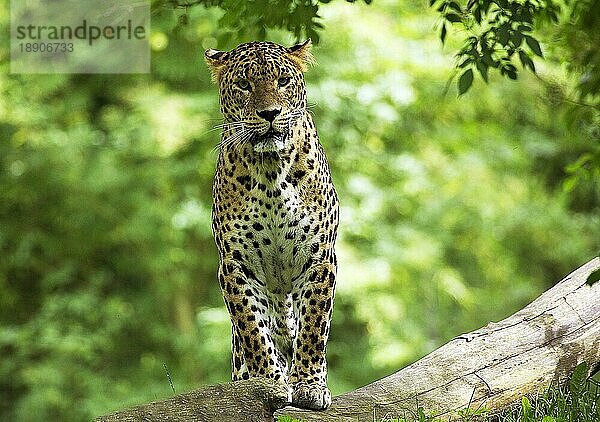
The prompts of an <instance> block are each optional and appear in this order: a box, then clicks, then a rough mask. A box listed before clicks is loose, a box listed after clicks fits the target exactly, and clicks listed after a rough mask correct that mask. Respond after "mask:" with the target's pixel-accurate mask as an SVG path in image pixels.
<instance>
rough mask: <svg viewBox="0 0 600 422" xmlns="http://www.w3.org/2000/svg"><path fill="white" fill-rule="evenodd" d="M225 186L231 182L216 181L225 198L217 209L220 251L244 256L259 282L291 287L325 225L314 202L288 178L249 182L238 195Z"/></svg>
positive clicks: (282, 290)
mask: <svg viewBox="0 0 600 422" xmlns="http://www.w3.org/2000/svg"><path fill="white" fill-rule="evenodd" d="M226 186H231V183H220V184H218V185H217V187H216V192H215V193H216V198H218V199H219V200H220V201H222V202H221V203H220V204H218V206H217V204H215V205H216V206H215V207H214V211H213V212H214V214H213V218H214V219H215V221H214V230H215V232H216V234H218V236H217V237H218V238H220V239H221V240H220V242H218V246H219V248H220V250H221V253H222V254H231V255H232V256H233V258H234V259H235V260H236V261H239V262H242V263H243V264H244V265H245V267H246V268H248V269H249V273H250V274H251V275H252V276H253V278H254V279H255V282H256V283H257V284H258V286H259V287H261V288H266V289H267V290H268V291H269V292H272V293H274V294H286V293H290V292H291V291H292V290H294V286H295V285H297V284H298V283H301V282H302V276H303V275H304V274H305V273H306V270H307V269H308V268H309V266H310V262H311V256H312V255H314V254H315V253H316V251H317V250H318V242H319V237H320V235H319V227H320V225H319V221H318V220H319V219H318V214H317V213H315V207H314V204H312V203H311V202H310V201H309V202H307V201H306V199H305V198H303V196H302V194H301V192H300V190H299V189H298V188H297V187H296V186H294V185H293V184H290V183H286V182H285V181H284V180H283V178H282V180H280V181H278V182H277V181H276V182H275V183H271V184H266V183H262V181H256V180H255V181H254V182H253V183H246V184H244V186H242V187H241V188H242V189H243V194H242V195H237V196H235V197H234V196H232V195H231V193H232V192H230V191H227V190H226V189H224V188H223V187H226ZM220 188H223V189H220ZM236 191H237V192H238V193H239V189H237V190H236ZM219 243H220V244H219Z"/></svg>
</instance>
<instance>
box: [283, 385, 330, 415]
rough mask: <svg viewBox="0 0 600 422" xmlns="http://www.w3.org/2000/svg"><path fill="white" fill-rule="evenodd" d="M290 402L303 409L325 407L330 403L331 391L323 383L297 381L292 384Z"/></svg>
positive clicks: (320, 408)
mask: <svg viewBox="0 0 600 422" xmlns="http://www.w3.org/2000/svg"><path fill="white" fill-rule="evenodd" d="M292 403H293V404H294V405H296V406H298V407H302V408H304V409H312V410H323V409H327V408H328V407H329V405H330V404H331V392H330V391H329V388H327V386H326V385H324V384H316V383H307V382H299V383H297V384H294V385H293V386H292Z"/></svg>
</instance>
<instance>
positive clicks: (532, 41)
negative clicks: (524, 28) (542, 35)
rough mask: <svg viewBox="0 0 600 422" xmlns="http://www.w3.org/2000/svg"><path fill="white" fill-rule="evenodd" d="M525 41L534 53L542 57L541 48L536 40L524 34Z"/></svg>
mask: <svg viewBox="0 0 600 422" xmlns="http://www.w3.org/2000/svg"><path fill="white" fill-rule="evenodd" d="M525 42H526V43H527V45H528V46H529V48H530V49H531V51H533V52H534V53H535V54H536V55H538V56H540V57H544V54H543V53H542V48H541V47H540V43H539V42H538V40H536V39H535V38H533V37H532V36H530V35H525Z"/></svg>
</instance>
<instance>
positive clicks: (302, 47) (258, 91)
mask: <svg viewBox="0 0 600 422" xmlns="http://www.w3.org/2000/svg"><path fill="white" fill-rule="evenodd" d="M310 48H311V41H310V39H309V40H307V41H305V42H304V43H302V44H298V45H295V46H293V47H290V48H286V47H283V46H281V45H278V44H275V43H271V42H250V43H246V44H242V45H240V46H238V47H236V48H235V49H233V50H231V51H227V52H225V51H218V50H213V49H209V50H206V52H205V53H204V57H205V60H206V62H207V64H208V66H209V67H210V69H211V72H212V75H213V80H214V81H215V83H216V84H217V85H218V86H219V95H220V104H221V112H222V113H223V117H224V121H225V124H224V133H225V137H224V140H223V141H222V145H221V146H222V147H223V146H225V144H227V143H229V144H234V143H245V142H250V143H251V144H252V146H253V149H254V151H255V152H259V153H260V152H276V151H279V150H281V149H283V148H285V147H286V146H287V144H288V142H289V136H288V135H289V130H290V128H291V126H292V124H293V123H294V122H295V121H296V120H297V119H298V118H299V117H300V116H301V115H302V114H303V113H305V112H306V88H305V84H304V75H303V73H304V72H305V71H306V69H307V66H308V64H310V63H311V61H312V56H311V54H310ZM228 140H229V142H228Z"/></svg>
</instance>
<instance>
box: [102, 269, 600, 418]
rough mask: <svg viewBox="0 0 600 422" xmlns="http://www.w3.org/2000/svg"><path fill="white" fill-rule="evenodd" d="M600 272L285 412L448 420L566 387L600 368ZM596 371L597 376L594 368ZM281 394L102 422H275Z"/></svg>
mask: <svg viewBox="0 0 600 422" xmlns="http://www.w3.org/2000/svg"><path fill="white" fill-rule="evenodd" d="M598 269H600V258H594V259H593V260H591V261H590V262H588V263H587V264H585V265H583V266H582V267H580V268H579V269H577V270H575V271H574V272H573V273H571V274H570V275H568V276H567V277H565V278H564V279H563V280H562V281H560V282H559V283H558V284H556V285H555V286H554V287H552V288H551V289H550V290H548V291H546V292H545V293H544V294H542V295H541V296H540V297H538V298H537V299H536V300H535V301H533V302H532V303H531V304H529V305H528V306H526V307H525V308H523V309H522V310H520V311H518V312H517V313H515V314H514V315H512V316H510V317H508V318H506V319H504V320H502V321H500V322H498V323H489V324H488V325H486V326H485V327H483V328H480V329H479V330H476V331H473V332H471V333H468V334H463V335H460V336H458V337H456V338H455V339H453V340H451V341H450V342H448V343H447V344H445V345H444V346H442V347H440V348H439V349H437V350H435V351H433V352H432V353H430V354H429V355H427V356H425V357H424V358H423V359H421V360H419V361H417V362H415V363H414V364H412V365H410V366H408V367H406V368H404V369H402V370H400V371H398V372H396V373H394V374H392V375H390V376H388V377H386V378H383V379H381V380H379V381H376V382H374V383H372V384H369V385H367V386H364V387H361V388H359V389H357V390H354V391H352V392H349V393H346V394H342V395H340V396H338V397H335V398H334V399H333V404H332V405H331V407H330V408H329V409H327V410H325V411H322V412H316V411H306V410H301V409H295V408H292V407H285V408H283V409H280V410H277V411H276V412H275V417H277V416H279V415H288V416H292V417H294V418H298V419H301V420H303V421H305V422H317V421H318V422H334V421H335V422H350V421H352V422H357V421H358V422H363V421H364V422H367V421H368V422H373V421H380V420H385V419H389V418H399V417H409V416H411V415H414V414H415V412H416V410H417V409H418V407H422V408H424V409H426V411H427V413H428V414H435V415H437V416H438V417H441V418H443V419H448V418H451V417H453V416H456V414H457V411H458V410H461V409H465V408H467V407H469V408H471V409H477V408H480V407H485V408H487V409H494V410H496V409H501V408H503V407H506V406H508V405H510V404H512V403H514V402H515V401H517V400H519V399H520V398H521V396H523V395H525V394H529V393H534V392H537V391H540V390H543V389H545V388H547V387H548V386H549V385H550V383H551V382H553V381H554V382H562V381H564V380H565V379H567V378H568V376H569V375H570V374H571V372H572V371H573V369H574V368H575V367H576V366H577V365H578V364H579V363H581V362H584V361H585V362H587V363H588V364H589V365H590V368H592V369H594V368H595V369H598V367H599V365H600V282H598V283H595V284H593V285H588V284H587V283H586V280H587V278H588V276H589V275H590V274H591V273H592V272H593V271H596V270H598ZM592 369H591V370H592ZM278 397H281V391H280V390H278V389H277V387H276V386H273V385H270V384H268V383H267V382H266V381H264V380H250V381H243V382H236V383H229V384H223V385H216V386H208V387H204V388H201V389H199V390H195V391H192V392H190V393H186V394H182V395H179V396H176V397H173V398H171V399H169V400H166V401H162V402H156V403H150V404H147V405H142V406H138V407H136V408H133V409H130V410H125V411H122V412H119V413H115V414H112V415H108V416H103V417H100V418H98V419H97V421H139V420H148V421H150V420H161V421H207V422H208V421H219V422H221V421H224V422H226V421H232V422H233V421H235V422H244V421H248V422H250V421H252V422H259V421H261V422H262V421H265V422H266V421H269V422H270V421H273V420H274V419H273V413H272V410H273V409H274V408H276V407H278V405H279V403H278Z"/></svg>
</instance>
